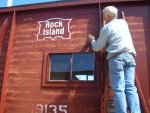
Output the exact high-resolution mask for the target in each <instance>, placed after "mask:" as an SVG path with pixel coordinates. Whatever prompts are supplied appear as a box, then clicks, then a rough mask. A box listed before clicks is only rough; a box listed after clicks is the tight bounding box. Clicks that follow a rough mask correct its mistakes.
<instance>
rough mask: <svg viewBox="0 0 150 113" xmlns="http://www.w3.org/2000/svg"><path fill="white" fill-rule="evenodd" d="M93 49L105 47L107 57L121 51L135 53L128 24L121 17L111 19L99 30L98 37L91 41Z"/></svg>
mask: <svg viewBox="0 0 150 113" xmlns="http://www.w3.org/2000/svg"><path fill="white" fill-rule="evenodd" d="M91 45H92V49H93V50H94V51H100V50H101V49H106V51H107V53H108V55H107V59H109V58H111V57H112V56H114V55H117V54H118V53H121V52H129V53H131V54H133V55H136V51H135V49H134V46H133V42H132V38H131V34H130V32H129V28H128V24H127V22H126V21H125V20H123V19H113V20H111V21H110V22H109V23H107V24H106V25H105V26H104V27H103V28H102V29H101V30H100V34H99V37H98V39H97V41H96V40H93V41H92V42H91Z"/></svg>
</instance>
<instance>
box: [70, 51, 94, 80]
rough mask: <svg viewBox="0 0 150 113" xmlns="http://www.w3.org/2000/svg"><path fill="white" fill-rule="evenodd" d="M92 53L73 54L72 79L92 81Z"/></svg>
mask: <svg viewBox="0 0 150 113" xmlns="http://www.w3.org/2000/svg"><path fill="white" fill-rule="evenodd" d="M93 58H94V57H93V54H92V53H84V54H73V58H72V61H73V63H72V77H73V80H83V81H93V80H94V75H93V70H94V59H93Z"/></svg>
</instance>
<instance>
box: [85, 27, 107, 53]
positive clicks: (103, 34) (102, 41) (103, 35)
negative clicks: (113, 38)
mask: <svg viewBox="0 0 150 113" xmlns="http://www.w3.org/2000/svg"><path fill="white" fill-rule="evenodd" d="M87 39H88V40H89V41H90V43H91V46H92V49H93V50H94V51H100V50H101V49H103V48H106V44H107V40H108V31H107V29H106V28H105V27H104V28H102V29H101V31H100V34H99V37H98V39H97V41H96V40H95V37H94V36H92V35H91V34H89V35H88V36H87Z"/></svg>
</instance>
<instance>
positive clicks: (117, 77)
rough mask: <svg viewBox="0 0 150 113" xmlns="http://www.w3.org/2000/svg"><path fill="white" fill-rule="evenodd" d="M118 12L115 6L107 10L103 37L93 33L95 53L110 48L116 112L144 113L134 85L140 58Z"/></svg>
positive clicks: (90, 36)
mask: <svg viewBox="0 0 150 113" xmlns="http://www.w3.org/2000/svg"><path fill="white" fill-rule="evenodd" d="M117 13H118V9H117V8H115V7H114V6H108V7H105V8H104V10H103V19H104V21H105V23H106V25H105V26H104V27H103V28H102V29H101V31H100V35H99V37H98V39H97V41H95V37H94V36H92V35H91V34H89V35H88V36H87V39H88V40H89V41H90V43H91V46H92V49H93V50H94V51H100V50H101V49H103V48H104V49H106V51H107V53H108V55H107V59H108V64H109V78H110V84H111V87H112V91H113V94H114V106H115V113H127V106H128V107H129V111H130V113H141V110H140V105H139V97H138V94H137V89H136V86H135V84H134V79H135V76H134V72H135V65H136V64H135V60H134V57H133V56H135V55H136V52H135V49H134V46H133V42H132V38H131V35H130V32H129V28H128V25H127V23H126V21H125V20H123V19H117Z"/></svg>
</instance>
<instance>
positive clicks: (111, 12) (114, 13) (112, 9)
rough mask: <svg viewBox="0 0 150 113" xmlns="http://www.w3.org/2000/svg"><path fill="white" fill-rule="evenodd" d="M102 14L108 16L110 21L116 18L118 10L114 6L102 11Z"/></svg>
mask: <svg viewBox="0 0 150 113" xmlns="http://www.w3.org/2000/svg"><path fill="white" fill-rule="evenodd" d="M103 13H105V14H106V15H108V16H110V17H111V19H114V18H117V15H118V9H117V8H116V7H114V6H107V7H105V8H104V9H103Z"/></svg>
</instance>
